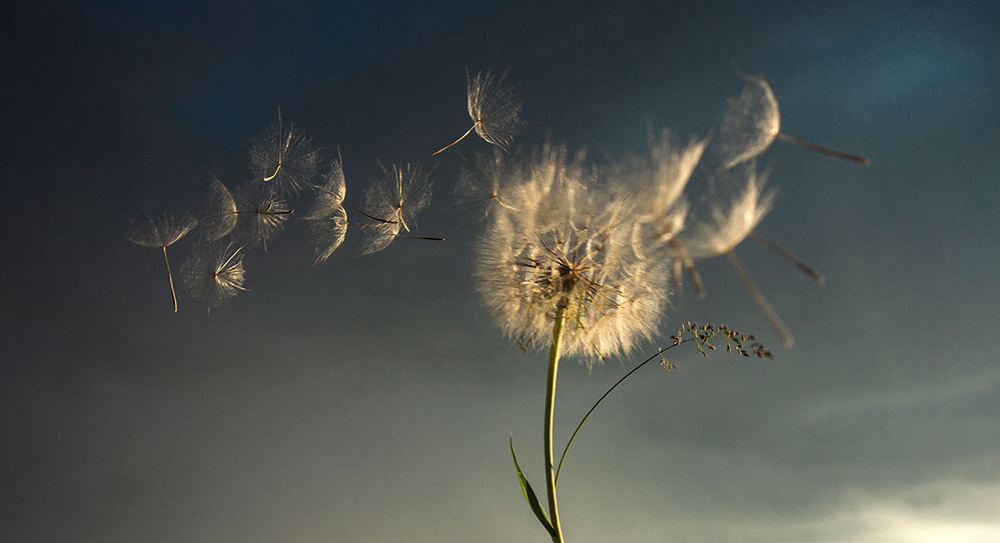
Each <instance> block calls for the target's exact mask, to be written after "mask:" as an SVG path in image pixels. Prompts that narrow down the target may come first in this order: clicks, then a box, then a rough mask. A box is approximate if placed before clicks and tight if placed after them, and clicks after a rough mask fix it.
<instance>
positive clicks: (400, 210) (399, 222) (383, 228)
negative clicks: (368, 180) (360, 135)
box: [361, 164, 442, 254]
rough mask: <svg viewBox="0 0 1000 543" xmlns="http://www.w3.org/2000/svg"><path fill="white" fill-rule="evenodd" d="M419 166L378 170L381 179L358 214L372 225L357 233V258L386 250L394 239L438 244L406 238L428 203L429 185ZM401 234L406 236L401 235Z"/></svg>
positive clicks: (418, 237) (437, 239) (370, 190)
mask: <svg viewBox="0 0 1000 543" xmlns="http://www.w3.org/2000/svg"><path fill="white" fill-rule="evenodd" d="M428 178H429V176H428V174H425V173H424V172H423V171H422V170H421V169H420V166H412V165H410V164H401V165H397V164H394V165H393V166H392V167H391V168H386V167H384V166H383V167H382V177H381V178H379V179H376V180H375V181H374V182H373V183H372V186H371V187H369V189H368V190H367V191H365V208H364V211H361V213H362V214H363V215H364V216H366V217H367V218H368V219H370V220H372V221H373V222H371V223H368V224H365V225H363V228H362V230H361V232H362V237H363V238H364V241H363V249H362V252H361V254H371V253H376V252H378V251H381V250H382V249H385V248H386V247H388V246H389V244H391V243H392V242H393V240H395V239H396V238H397V237H406V238H412V239H425V240H435V241H440V240H441V239H442V238H428V237H423V236H415V235H411V234H409V232H411V231H412V229H413V228H416V218H417V214H418V213H420V212H421V211H423V210H424V209H425V208H426V207H427V206H428V205H430V203H431V183H430V181H429V180H428ZM403 232H406V233H405V234H404V233H403Z"/></svg>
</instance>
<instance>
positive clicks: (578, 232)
mask: <svg viewBox="0 0 1000 543" xmlns="http://www.w3.org/2000/svg"><path fill="white" fill-rule="evenodd" d="M510 171H511V172H517V173H516V175H518V176H519V178H517V179H512V180H511V184H512V185H514V186H517V187H518V188H519V190H518V198H516V200H515V202H514V203H513V205H512V207H514V209H504V210H503V212H500V213H496V214H494V215H493V216H492V220H491V222H490V223H489V225H488V227H487V232H486V234H485V236H484V238H483V241H482V242H481V244H480V246H479V248H478V255H477V259H476V270H475V275H476V278H477V280H478V282H479V289H480V292H481V293H482V295H483V298H484V300H485V302H486V304H487V305H488V306H489V307H490V309H491V310H492V311H493V313H494V315H495V317H496V319H497V322H498V323H499V325H500V327H501V328H502V329H503V330H504V332H505V333H506V334H507V335H509V336H511V337H512V338H514V339H515V340H516V341H517V342H518V343H519V344H520V345H521V346H522V347H525V348H527V347H545V346H547V345H549V344H550V343H551V340H552V337H551V335H552V330H553V324H554V319H555V316H556V313H557V310H558V309H559V307H560V306H563V307H565V312H564V318H565V323H564V326H563V336H562V343H561V345H562V349H563V353H564V354H565V355H568V356H574V355H578V356H582V357H584V358H586V359H587V360H588V361H589V362H591V363H592V362H593V361H594V360H600V359H604V358H606V357H608V356H615V355H619V354H623V353H627V352H629V351H630V350H631V348H632V347H633V346H635V344H636V343H637V342H638V341H640V340H642V339H650V338H652V336H653V335H655V333H656V330H657V327H658V324H659V321H660V316H661V314H662V310H663V309H664V307H665V305H666V303H667V299H668V278H669V275H668V270H669V261H668V260H667V259H666V258H664V257H663V256H664V255H662V254H657V255H656V258H648V257H647V255H642V256H640V255H638V254H637V253H636V252H635V251H633V250H632V243H633V240H632V235H633V233H632V229H631V228H630V220H631V217H632V216H633V214H634V211H635V204H634V202H631V201H629V200H627V199H624V198H621V197H616V196H613V195H612V194H611V193H610V192H609V191H605V190H603V189H602V188H601V187H600V186H598V185H597V184H596V183H595V180H594V179H593V175H592V174H590V173H589V172H588V171H587V170H586V169H585V168H584V167H583V163H582V155H578V156H577V157H575V158H573V159H568V158H567V153H566V150H565V149H564V148H562V147H547V148H546V149H544V150H543V151H542V152H541V153H539V154H538V155H537V156H536V157H534V158H532V159H529V160H528V161H527V163H525V164H522V165H521V167H518V168H512V169H511V170H510ZM650 252H652V251H646V253H650Z"/></svg>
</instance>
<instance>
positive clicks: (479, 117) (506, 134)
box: [431, 70, 521, 155]
mask: <svg viewBox="0 0 1000 543" xmlns="http://www.w3.org/2000/svg"><path fill="white" fill-rule="evenodd" d="M506 75H507V74H506V72H504V75H502V76H500V78H499V79H497V78H496V77H494V76H493V74H492V73H490V72H489V71H487V72H478V73H476V77H475V78H472V79H469V72H468V70H466V72H465V80H466V98H467V101H468V109H469V117H471V118H472V126H471V127H469V129H468V130H466V131H465V133H464V134H462V135H461V137H459V138H458V139H457V140H455V141H453V142H451V143H449V144H448V145H445V146H444V147H442V148H441V149H438V150H437V151H435V152H433V153H431V155H436V154H438V153H440V152H442V151H444V150H445V149H447V148H449V147H451V146H452V145H455V144H456V143H458V142H460V141H462V140H463V139H465V137H466V136H468V135H469V134H471V133H472V131H473V130H475V131H476V134H478V135H479V137H480V138H483V140H484V141H486V142H487V143H490V144H492V145H496V146H497V147H499V148H501V149H503V150H504V151H509V150H510V145H511V143H513V141H514V136H516V135H517V132H518V130H519V129H520V127H521V119H520V118H519V114H520V111H521V101H520V100H519V99H518V98H517V95H515V94H514V91H512V90H511V89H509V88H507V87H501V86H500V85H501V83H503V79H504V77H506Z"/></svg>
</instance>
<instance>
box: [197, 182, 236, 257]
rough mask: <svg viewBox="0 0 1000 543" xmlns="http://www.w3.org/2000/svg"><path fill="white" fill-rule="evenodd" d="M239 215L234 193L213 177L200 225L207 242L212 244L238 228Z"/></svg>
mask: <svg viewBox="0 0 1000 543" xmlns="http://www.w3.org/2000/svg"><path fill="white" fill-rule="evenodd" d="M237 213H238V212H237V210H236V201H235V200H234V199H233V195H232V193H230V192H229V189H227V188H226V186H225V185H223V184H222V181H219V178H217V177H215V176H214V175H213V176H212V180H211V181H210V182H209V195H208V200H207V201H206V202H205V206H204V211H203V212H202V216H203V218H202V219H201V220H200V221H199V223H198V226H199V227H200V228H199V230H200V231H201V233H202V236H203V237H204V239H205V241H207V242H212V241H215V240H217V239H221V238H223V237H225V236H226V235H227V234H229V233H230V232H232V231H233V228H235V227H236V222H237V217H238V215H237Z"/></svg>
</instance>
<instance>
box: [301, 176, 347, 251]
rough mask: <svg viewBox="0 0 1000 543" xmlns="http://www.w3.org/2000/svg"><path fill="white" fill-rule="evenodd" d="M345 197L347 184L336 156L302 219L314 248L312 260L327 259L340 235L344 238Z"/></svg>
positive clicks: (338, 244) (340, 240)
mask: <svg viewBox="0 0 1000 543" xmlns="http://www.w3.org/2000/svg"><path fill="white" fill-rule="evenodd" d="M346 197H347V183H346V180H345V178H344V165H343V161H342V160H341V159H340V158H338V159H337V160H335V161H333V163H332V164H331V165H330V173H328V174H327V175H326V182H325V183H324V184H323V185H322V186H320V187H318V188H317V194H316V201H315V203H314V204H313V208H312V210H311V211H310V212H309V214H307V215H306V216H305V217H304V218H305V219H306V220H307V221H309V227H310V229H311V230H312V234H313V244H314V246H315V248H316V263H317V264H321V263H323V262H325V261H326V259H328V258H330V255H332V254H333V252H334V251H336V250H337V248H338V247H340V245H341V244H342V243H344V238H346V237H347V212H346V211H345V210H344V198H346Z"/></svg>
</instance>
